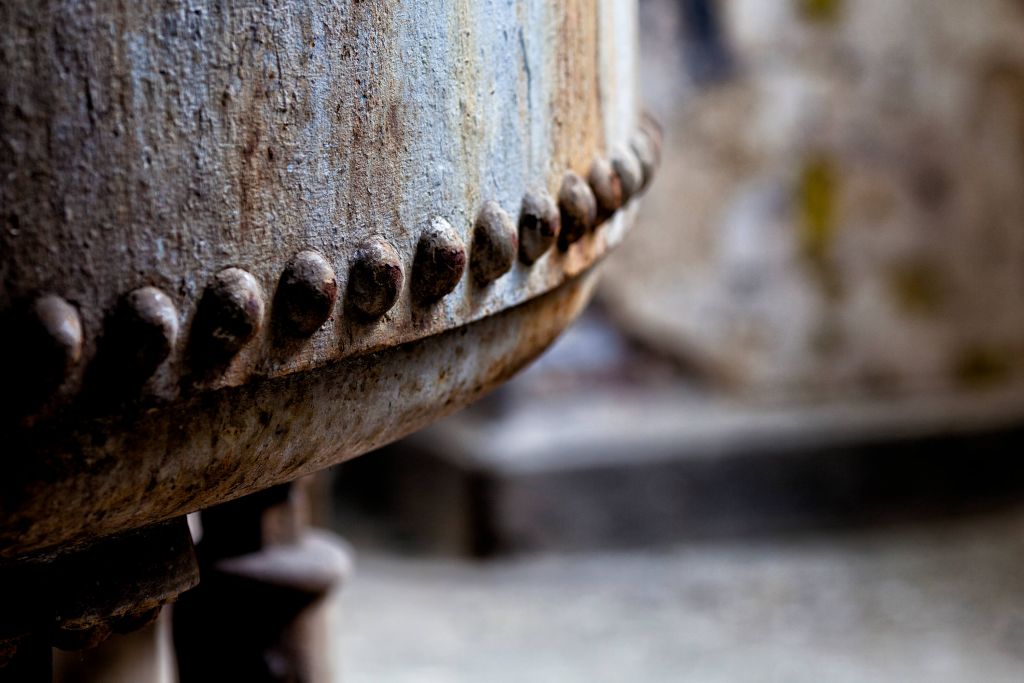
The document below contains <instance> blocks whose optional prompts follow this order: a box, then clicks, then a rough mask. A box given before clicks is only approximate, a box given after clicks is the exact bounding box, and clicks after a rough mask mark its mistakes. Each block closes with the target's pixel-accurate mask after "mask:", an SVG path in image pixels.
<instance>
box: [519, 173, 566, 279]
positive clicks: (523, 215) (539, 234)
mask: <svg viewBox="0 0 1024 683" xmlns="http://www.w3.org/2000/svg"><path fill="white" fill-rule="evenodd" d="M561 225H562V218H561V216H560V215H559V213H558V206H557V205H556V204H555V200H554V199H553V198H552V197H551V195H550V194H548V193H547V191H545V190H529V191H527V193H526V194H525V195H523V205H522V208H521V209H520V213H519V260H520V261H522V262H523V263H525V264H526V265H528V266H531V265H533V264H534V263H535V262H536V261H537V259H539V258H540V257H541V256H543V255H544V253H545V252H546V251H547V250H548V249H550V248H551V245H552V244H554V243H555V240H556V239H558V232H559V230H560V229H561Z"/></svg>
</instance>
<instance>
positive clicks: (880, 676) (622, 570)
mask: <svg viewBox="0 0 1024 683" xmlns="http://www.w3.org/2000/svg"><path fill="white" fill-rule="evenodd" d="M356 552H357V553H358V555H357V569H356V575H355V577H354V578H353V580H352V581H351V583H350V584H349V586H348V587H347V588H346V589H345V592H344V594H343V596H342V600H341V610H342V613H341V615H340V616H341V626H342V628H341V633H340V648H339V652H338V653H337V654H338V655H339V656H340V659H341V661H342V667H341V673H342V679H343V680H344V681H345V683H364V682H368V681H373V682H375V683H389V682H394V683H398V682H402V683H404V682H409V683H413V682H415V683H447V682H456V681H459V682H461V681H466V682H469V681H472V682H474V683H480V682H504V681H509V682H513V681H514V682H515V683H521V682H523V681H530V682H531V683H543V682H549V681H550V682H552V683H555V682H557V683H572V682H575V681H579V682H584V681H586V682H587V683H592V682H602V681H616V682H618V681H630V682H633V681H642V682H660V681H701V682H710V683H713V682H717V681H730V682H732V681H757V682H759V683H761V682H765V681H786V682H801V681H807V682H808V683H811V682H813V683H821V682H822V681H828V682H830V683H840V682H845V681H909V680H922V681H929V682H931V683H935V682H939V681H958V682H959V681H986V682H989V681H1022V680H1024V508H1020V509H1013V510H1005V511H1002V512H998V513H991V514H988V515H985V516H979V517H973V518H968V519H958V520H953V521H949V520H947V521H943V522H935V523H929V524H919V525H915V526H902V527H895V528H883V529H873V530H866V531H858V532H843V533H836V534H831V535H823V536H815V537H801V538H790V539H781V540H780V539H774V540H760V541H750V540H745V541H739V540H737V541H729V542H715V543H700V544H691V545H688V546H685V547H676V548H673V549H671V550H663V551H658V552H643V553H628V554H586V555H572V556H548V557H534V558H527V559H515V560H498V561H494V562H490V563H473V562H467V561H459V560H452V559H427V558H411V557H401V556H398V555H393V554H388V553H386V552H383V551H381V550H362V549H360V547H359V545H358V544H357V547H356Z"/></svg>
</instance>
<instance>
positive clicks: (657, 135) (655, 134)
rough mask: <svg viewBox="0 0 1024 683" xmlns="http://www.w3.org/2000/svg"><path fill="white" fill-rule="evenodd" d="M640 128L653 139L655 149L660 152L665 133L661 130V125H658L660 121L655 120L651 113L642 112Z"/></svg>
mask: <svg viewBox="0 0 1024 683" xmlns="http://www.w3.org/2000/svg"><path fill="white" fill-rule="evenodd" d="M639 128H640V130H642V131H644V132H645V133H647V134H648V135H649V136H650V137H651V141H652V142H653V143H654V146H655V148H656V149H657V150H659V151H660V150H661V142H662V138H663V137H664V131H663V130H662V128H661V124H660V123H658V120H657V119H656V118H654V115H653V114H651V112H649V111H643V112H641V114H640V125H639ZM659 158H660V155H659Z"/></svg>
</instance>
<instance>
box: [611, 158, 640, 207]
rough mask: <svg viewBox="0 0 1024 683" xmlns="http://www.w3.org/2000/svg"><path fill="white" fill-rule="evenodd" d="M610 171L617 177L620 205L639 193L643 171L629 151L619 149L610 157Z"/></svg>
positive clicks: (638, 161)
mask: <svg viewBox="0 0 1024 683" xmlns="http://www.w3.org/2000/svg"><path fill="white" fill-rule="evenodd" d="M612 170H614V171H615V175H617V176H618V177H619V183H620V184H621V186H622V203H623V204H625V203H626V202H628V201H629V200H630V198H632V197H633V196H634V195H636V193H637V192H639V191H640V186H641V185H642V184H643V173H644V172H643V169H642V168H641V167H640V160H639V159H637V158H636V154H634V153H633V150H631V149H628V148H627V149H620V150H618V151H616V152H615V154H614V155H612Z"/></svg>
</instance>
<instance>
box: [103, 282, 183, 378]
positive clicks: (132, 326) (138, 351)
mask: <svg viewBox="0 0 1024 683" xmlns="http://www.w3.org/2000/svg"><path fill="white" fill-rule="evenodd" d="M111 333H112V335H113V336H114V339H115V344H116V355H117V358H118V363H119V365H120V366H121V367H125V368H126V369H128V368H130V370H129V372H131V373H132V374H133V375H134V378H136V379H146V378H147V377H149V376H150V375H152V374H153V373H154V372H155V371H156V369H157V368H158V367H159V366H160V364H161V363H163V362H164V361H165V360H166V359H167V357H168V356H169V355H170V354H171V351H172V350H173V349H174V345H175V343H177V341H178V311H177V309H175V307H174V302H173V301H171V298H170V297H169V296H167V295H166V294H164V293H163V292H162V291H161V290H159V289H157V288H156V287H140V288H139V289H136V290H134V291H132V292H129V293H128V294H127V295H125V297H124V298H123V299H122V300H121V304H120V306H119V307H118V310H117V314H116V316H115V318H114V328H113V329H112V331H111ZM125 363H127V365H124V364H125Z"/></svg>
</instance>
